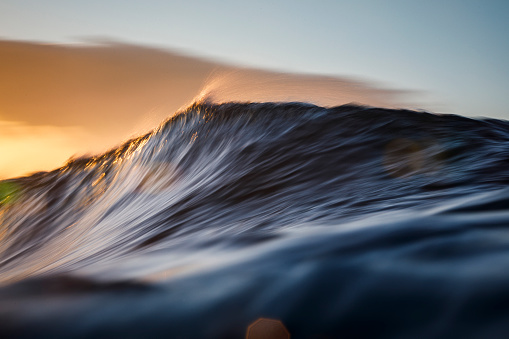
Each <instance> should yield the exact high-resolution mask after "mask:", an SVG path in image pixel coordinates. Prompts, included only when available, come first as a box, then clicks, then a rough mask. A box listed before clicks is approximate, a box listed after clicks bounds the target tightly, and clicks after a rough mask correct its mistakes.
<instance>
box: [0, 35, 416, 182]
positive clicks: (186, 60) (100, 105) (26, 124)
mask: <svg viewBox="0 0 509 339" xmlns="http://www.w3.org/2000/svg"><path fill="white" fill-rule="evenodd" d="M0 74H2V81H1V82H0V120H1V121H3V123H2V125H1V126H0V133H1V134H0V143H1V144H0V151H1V155H2V157H3V160H2V162H1V163H0V176H9V175H19V174H23V173H26V172H30V171H38V170H45V169H50V168H54V167H57V166H59V165H61V163H62V161H65V159H67V158H69V157H70V156H72V155H75V154H78V155H79V154H80V153H83V152H87V153H99V152H103V151H106V150H108V149H110V148H112V147H114V146H115V145H118V144H120V143H121V142H122V141H124V140H126V139H127V138H129V137H133V136H135V135H139V134H142V133H144V132H146V131H148V130H150V129H151V128H154V127H155V126H157V125H158V124H159V123H160V122H161V121H163V120H165V119H166V118H168V117H169V116H170V115H172V114H174V112H175V111H176V110H178V109H179V108H182V107H183V106H185V105H186V104H190V103H191V102H192V100H193V98H195V97H196V96H197V94H198V93H201V95H205V96H207V97H209V98H212V99H213V100H215V101H218V102H222V101H230V100H234V101H308V102H313V103H316V104H320V105H327V106H331V105H340V104H344V103H349V102H357V103H361V104H368V105H375V106H385V107H401V106H403V105H402V104H400V103H399V102H404V99H405V96H406V95H407V94H406V93H405V92H402V91H396V90H390V89H382V88H380V87H379V86H374V85H372V84H370V83H368V82H365V81H359V80H352V79H347V78H339V77H323V76H311V75H299V74H284V73H278V72H269V71H263V70H257V69H245V68H240V67H234V66H230V65H227V64H223V63H220V62H217V61H207V60H203V59H200V58H196V57H191V56H185V55H181V54H179V53H176V52H174V51H168V50H161V49H156V48H149V47H146V46H137V45H129V44H122V43H115V42H105V43H103V44H91V45H86V44H85V45H81V44H80V45H54V44H38V43H31V42H19V41H7V40H0ZM13 121H18V122H19V121H21V122H22V123H16V124H12V122H13ZM5 122H11V123H5ZM42 155H44V156H42Z"/></svg>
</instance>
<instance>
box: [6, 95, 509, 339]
mask: <svg viewBox="0 0 509 339" xmlns="http://www.w3.org/2000/svg"><path fill="white" fill-rule="evenodd" d="M508 183H509V122H506V121H501V120H494V119H483V120H476V119H469V118H465V117H460V116H455V115H436V114H430V113H424V112H415V111H408V110H391V109H380V108H373V107H362V106H354V105H346V106H339V107H332V108H323V107H318V106H314V105H310V104H306V103H225V104H221V105H216V104H211V103H207V102H199V103H195V104H193V105H191V106H189V107H188V108H187V109H185V110H184V111H182V112H180V113H179V114H177V115H175V116H173V117H172V118H170V119H169V120H168V121H166V122H165V123H163V124H162V125H161V126H160V127H159V128H158V129H157V130H155V131H153V132H152V133H150V134H147V135H145V136H142V137H140V138H137V139H134V140H131V141H129V142H127V143H125V144H124V145H122V146H121V147H119V148H117V149H114V150H112V151H110V152H108V153H106V154H103V155H101V156H97V157H94V158H82V159H74V160H72V161H69V163H68V164H66V165H65V166H64V167H62V168H60V169H57V170H55V171H52V172H48V173H37V174H34V175H32V176H29V177H24V178H17V179H12V180H7V181H3V182H2V183H0V193H1V196H0V199H2V202H1V207H0V218H1V219H0V220H1V229H0V283H1V284H3V288H1V289H0V301H2V303H3V305H5V306H4V307H2V309H0V319H7V318H9V319H15V321H12V322H9V323H8V324H7V323H3V324H2V325H0V334H1V333H4V334H7V335H16V336H18V335H19V336H26V337H31V336H37V334H38V333H39V332H37V331H45V332H43V333H45V334H46V335H50V336H56V337H58V336H62V337H65V336H72V334H73V333H74V334H76V333H80V335H84V336H94V337H95V336H105V337H106V336H110V335H113V336H123V335H125V334H127V333H134V335H135V336H136V335H138V336H145V335H149V336H164V337H176V335H177V334H179V335H183V337H186V338H206V337H211V338H212V337H217V338H229V337H231V338H234V337H242V336H244V334H245V329H246V327H247V325H249V323H251V322H252V321H254V320H256V319H257V318H258V317H264V316H265V317H272V318H275V319H281V321H282V322H283V323H284V324H285V325H286V327H287V328H288V331H289V332H290V333H291V335H292V338H308V337H313V336H315V337H317V336H320V335H321V336H322V337H342V338H343V337H368V336H369V337H387V338H394V337H414V338H415V337H417V336H420V337H451V336H452V337H454V336H458V335H459V336H462V337H479V338H480V337H484V338H486V337H487V336H488V337H489V336H490V335H492V337H493V335H495V337H496V336H498V335H502V336H503V335H504V334H506V335H507V334H509V325H508V324H507V323H506V322H502V319H504V318H505V319H507V316H509V308H508V307H506V306H502V304H501V303H502V302H505V301H509V287H507V286H509V284H507V283H508V282H509V276H508V275H507V274H503V272H504V270H505V269H506V267H507V264H509V230H508V229H507V225H508V222H509V211H508V209H509V191H508V190H507V184H508ZM55 295H56V296H55ZM62 295H65V296H66V298H64V299H62ZM84 295H85V296H87V300H88V301H86V302H85V301H84V300H83V299H82V297H83V296H84ZM57 296H59V298H60V299H58V300H60V301H59V302H58V303H57V306H55V305H53V304H52V300H54V298H57ZM182 298H184V299H182ZM181 300H185V301H184V302H182V301H181ZM106 302H107V303H108V306H105V305H104V303H106ZM49 304H51V305H52V306H51V307H49V308H48V305H49ZM506 305H507V304H506ZM38 308H43V309H47V310H48V312H42V311H41V312H39V311H37V312H35V313H30V314H28V315H27V314H26V313H25V311H26V310H27V309H38ZM141 309H143V310H141ZM120 313H121V314H120ZM62 317H63V318H64V319H65V320H66V321H67V322H64V325H62V323H60V322H59V321H58V320H57V319H59V318H62ZM147 317H148V318H147ZM140 324H145V325H146V326H141V327H140ZM363 324H370V325H369V326H366V325H363Z"/></svg>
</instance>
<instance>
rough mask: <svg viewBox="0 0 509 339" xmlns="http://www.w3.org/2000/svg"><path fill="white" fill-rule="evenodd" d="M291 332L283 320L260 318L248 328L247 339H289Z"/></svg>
mask: <svg viewBox="0 0 509 339" xmlns="http://www.w3.org/2000/svg"><path fill="white" fill-rule="evenodd" d="M289 338H290V332H288V330H287V329H286V327H285V325H284V324H283V323H282V322H281V320H277V319H268V318H259V319H258V320H256V321H255V322H253V323H252V324H251V325H249V327H248V328H247V332H246V339H289Z"/></svg>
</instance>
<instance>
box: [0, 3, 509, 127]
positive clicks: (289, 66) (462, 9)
mask: <svg viewBox="0 0 509 339" xmlns="http://www.w3.org/2000/svg"><path fill="white" fill-rule="evenodd" d="M0 37H2V38H4V39H15V40H36V41H44V42H76V41H80V40H82V41H83V40H84V39H85V38H110V39H118V40H121V41H126V42H132V43H142V44H148V45H155V46H161V47H165V48H171V49H179V50H182V51H185V52H188V53H190V54H194V55H200V56H204V57H212V58H214V59H216V60H217V59H219V60H222V61H225V62H232V63H235V64H241V65H248V66H256V67H262V68H269V69H272V70H280V71H292V72H301V73H318V74H326V75H338V76H349V77H354V78H358V79H362V80H367V81H372V82H374V83H375V84H378V85H381V86H387V87H390V88H400V89H410V90H417V91H422V94H421V95H422V96H423V97H425V98H426V100H428V101H429V102H430V103H431V104H436V105H435V107H437V108H438V109H440V110H441V111H442V112H449V113H458V114H463V115H472V116H492V117H498V118H505V119H509V109H508V107H509V1H487V0H485V1H473V0H462V1H457V0H450V1H446V0H442V1H436V0H427V1H395V0H392V1H391V0H387V1H376V0H370V1H368V0H358V1H297V0H294V1H274V0H273V1H260V0H258V1H251V2H243V1H220V2H219V1H147V0H145V1H139V0H122V1H107V0H102V1H95V0H89V1H63V0H60V1H57V0H45V1H35V0H15V1H14V0H13V1H5V0H4V1H2V2H0ZM431 106H433V105H431Z"/></svg>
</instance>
